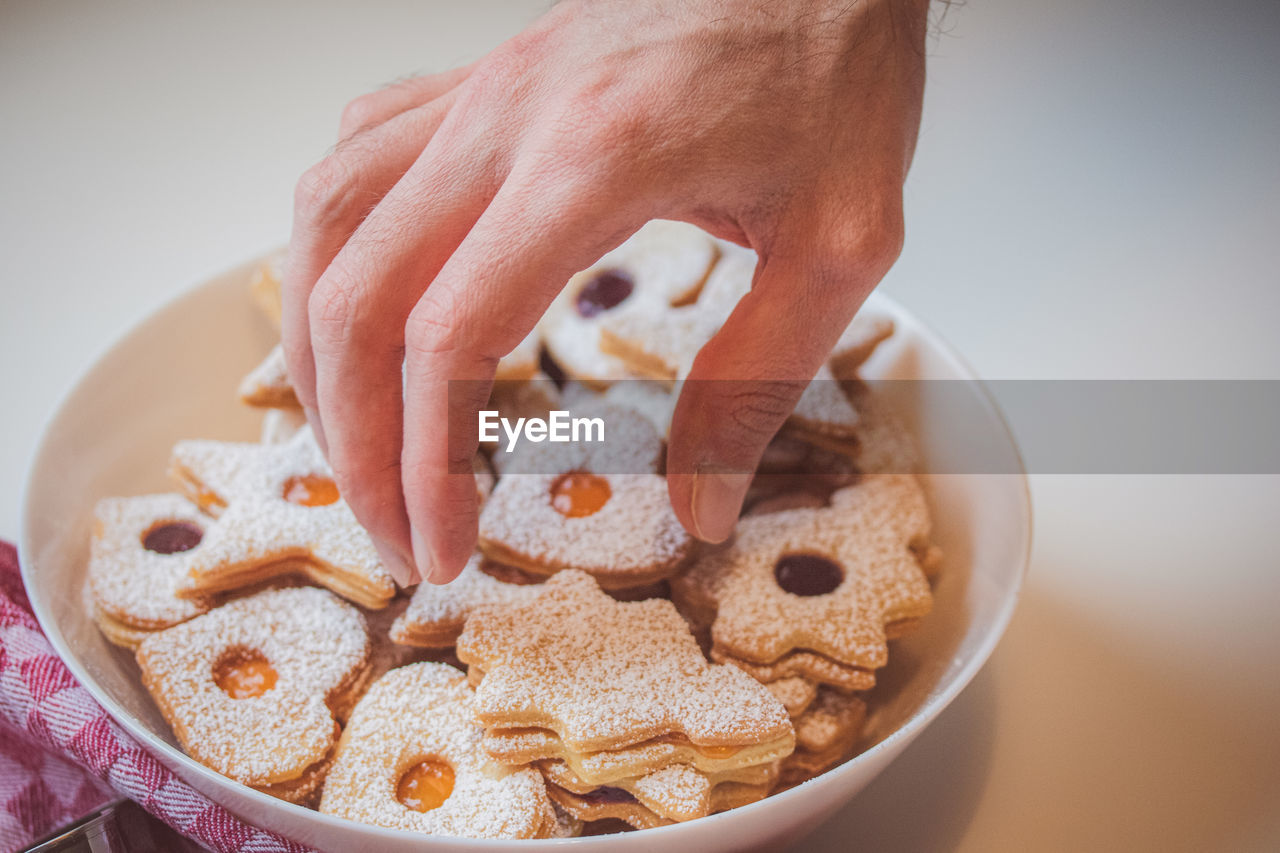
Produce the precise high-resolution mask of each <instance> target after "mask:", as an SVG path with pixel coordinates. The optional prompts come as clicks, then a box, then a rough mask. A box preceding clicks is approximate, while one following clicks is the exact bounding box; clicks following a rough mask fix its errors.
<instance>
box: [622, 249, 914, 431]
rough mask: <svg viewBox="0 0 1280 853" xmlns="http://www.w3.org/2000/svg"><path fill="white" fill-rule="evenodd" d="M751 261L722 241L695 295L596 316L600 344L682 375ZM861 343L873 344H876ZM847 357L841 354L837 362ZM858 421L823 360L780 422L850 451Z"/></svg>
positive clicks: (670, 376)
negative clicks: (672, 302)
mask: <svg viewBox="0 0 1280 853" xmlns="http://www.w3.org/2000/svg"><path fill="white" fill-rule="evenodd" d="M755 267H756V255H755V253H754V252H750V251H748V250H745V249H742V248H740V247H736V246H727V247H726V248H725V250H724V254H723V256H722V257H721V258H720V260H719V262H718V263H717V264H716V266H715V269H713V270H712V271H711V275H710V276H709V277H708V278H707V282H706V285H705V286H704V287H703V289H702V291H701V293H700V294H699V296H698V298H697V299H696V300H694V301H691V302H689V303H686V304H682V305H678V306H670V305H668V306H654V307H651V308H650V309H649V310H647V311H634V312H625V313H619V314H616V315H612V316H609V317H606V318H605V319H604V320H602V321H601V330H600V346H601V349H603V350H604V352H605V353H607V354H609V355H611V356H615V357H617V358H618V359H620V360H621V361H622V362H623V363H624V364H626V366H627V368H628V369H629V370H631V371H632V372H634V373H636V374H638V375H639V376H642V377H645V378H648V379H656V380H664V381H674V380H675V379H678V378H683V377H685V376H687V375H688V373H689V369H690V368H691V367H692V365H693V360H694V358H695V357H696V356H697V354H698V351H699V350H701V349H702V347H703V345H705V344H706V343H707V341H709V340H711V338H712V336H714V335H715V333H716V332H718V331H719V330H720V327H721V326H722V325H723V324H724V321H725V320H726V319H728V317H729V315H730V313H732V311H733V309H734V307H735V306H736V305H737V304H738V301H739V300H740V299H741V298H742V297H743V296H744V295H745V294H746V293H747V291H749V290H750V289H751V281H752V278H753V276H754V275H755ZM890 331H892V327H890ZM876 343H878V341H876ZM865 345H866V346H869V347H870V348H872V349H873V348H874V345H875V344H874V343H870V344H865ZM868 352H869V350H868ZM852 361H853V359H852V357H850V356H848V355H847V354H846V356H845V357H844V358H843V359H842V364H846V365H847V364H849V363H852ZM857 422H858V415H857V412H856V411H855V410H854V408H853V406H852V405H850V403H849V401H848V399H847V398H846V397H845V395H844V393H843V392H842V391H841V389H840V387H839V385H838V383H836V381H835V377H834V376H833V375H832V372H831V368H830V367H828V366H827V365H825V364H824V365H823V366H822V367H820V368H819V370H818V372H817V374H816V375H815V376H814V381H813V382H811V383H810V384H809V385H808V386H806V387H805V389H804V391H803V392H802V394H801V396H800V400H799V401H798V402H797V404H796V406H795V409H794V410H793V412H792V413H791V416H790V417H789V418H788V419H787V423H786V427H785V428H786V429H787V430H789V431H791V432H793V433H794V434H796V435H799V436H802V437H804V438H806V439H807V440H810V441H813V442H815V443H819V444H821V445H822V446H825V447H830V448H832V449H836V450H841V451H842V452H849V453H851V452H852V441H853V437H854V430H855V428H856V427H857Z"/></svg>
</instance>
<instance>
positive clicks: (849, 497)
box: [672, 474, 932, 689]
mask: <svg viewBox="0 0 1280 853" xmlns="http://www.w3.org/2000/svg"><path fill="white" fill-rule="evenodd" d="M929 527H930V525H929V512H928V508H927V506H926V505H925V500H924V495H923V493H922V492H921V490H920V487H919V485H918V484H917V483H916V481H915V478H914V477H912V476H911V475H892V474H884V475H870V476H867V477H864V478H862V479H861V480H859V481H858V482H857V483H855V484H854V485H852V486H849V487H846V488H844V489H841V490H839V491H837V492H835V493H834V495H833V496H832V503H831V506H830V507H824V508H819V509H794V510H786V511H782V512H776V513H771V514H768V515H759V516H750V517H747V518H744V519H742V520H741V521H739V523H738V528H737V533H736V536H735V539H734V541H733V542H732V544H731V545H729V547H727V548H725V549H722V550H720V551H717V552H714V553H711V554H708V555H707V556H706V557H704V558H703V559H701V560H700V561H698V562H697V563H696V564H695V565H694V566H692V567H691V568H690V570H689V571H688V572H687V573H686V574H685V575H683V576H682V577H680V578H677V579H676V580H674V581H673V582H672V592H673V594H674V595H676V596H678V597H680V598H682V599H684V600H685V601H686V602H687V604H686V606H687V607H689V608H690V609H691V610H693V611H705V610H706V609H708V608H714V610H715V613H716V616H715V621H714V622H713V623H712V626H711V637H712V643H713V645H712V653H713V657H720V658H721V659H728V658H736V659H738V660H741V661H744V662H746V663H747V664H748V665H754V666H757V667H771V668H773V669H775V670H777V671H775V672H771V673H770V675H772V676H773V677H774V678H781V677H786V676H791V675H805V676H807V677H810V678H813V677H814V676H815V673H814V672H806V671H803V669H788V667H787V666H786V664H787V663H788V662H795V663H809V664H812V665H813V666H815V667H817V666H820V664H821V663H822V661H823V660H826V661H830V662H832V663H834V664H836V665H839V666H843V667H846V668H856V669H858V670H861V671H863V672H864V673H866V674H867V675H870V674H871V673H873V671H874V670H875V669H876V668H878V667H881V666H884V664H885V663H886V661H887V659H888V648H887V645H886V640H887V639H888V636H889V635H892V634H894V633H896V632H897V630H898V629H900V628H901V627H902V626H903V625H904V624H910V623H912V622H913V621H914V620H916V619H918V618H920V617H921V616H923V615H925V614H926V613H928V611H929V608H930V606H931V604H932V595H931V592H930V588H929V581H928V578H927V577H926V576H925V573H924V571H922V570H921V567H920V562H919V559H918V557H917V553H918V552H919V551H920V550H921V549H922V548H925V547H927V540H928V536H929ZM802 655H808V656H810V657H811V658H813V660H812V661H805V660H804V659H802V658H801V657H800V656H802ZM769 680H773V679H772V678H770V679H769ZM815 680H819V681H828V683H836V684H838V685H839V686H844V687H846V688H850V687H851V688H853V689H861V686H858V685H851V684H841V683H840V682H839V681H831V680H829V679H825V678H816V679H815ZM862 686H869V685H862Z"/></svg>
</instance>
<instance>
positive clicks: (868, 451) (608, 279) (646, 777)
mask: <svg viewBox="0 0 1280 853" xmlns="http://www.w3.org/2000/svg"><path fill="white" fill-rule="evenodd" d="M280 263H281V261H280V260H279V259H273V260H272V262H270V263H268V264H266V265H264V267H263V268H262V270H261V271H260V272H259V273H258V275H257V276H256V277H255V280H254V283H253V292H254V295H255V298H257V299H258V300H259V301H260V303H261V304H262V306H263V308H264V311H265V313H266V314H267V316H268V317H269V318H270V319H272V320H273V322H277V323H278V318H279V269H280ZM754 263H755V257H754V255H752V254H751V253H749V252H746V251H744V250H742V249H740V248H739V247H736V246H732V245H729V244H726V243H723V242H722V241H718V240H715V239H713V238H711V237H709V236H708V235H706V234H705V233H703V232H702V231H700V230H698V229H696V228H693V227H692V226H688V225H684V224H681V223H673V222H653V223H650V224H649V225H647V226H645V228H643V229H642V230H641V231H640V232H639V233H637V234H636V235H635V236H634V237H633V238H632V239H631V240H629V241H627V243H625V244H623V245H622V246H621V247H619V248H618V249H616V250H615V251H613V252H611V253H609V254H608V255H606V256H605V257H604V258H602V259H601V260H600V261H599V262H598V263H597V264H595V265H594V266H593V267H591V268H590V269H588V270H585V271H583V272H582V273H580V274H578V275H577V276H575V277H574V278H573V279H572V280H571V281H570V282H569V284H568V285H567V286H566V288H565V289H564V291H563V292H562V294H561V295H560V297H559V298H558V299H557V300H556V302H555V304H554V305H553V306H552V308H551V309H550V310H549V311H548V312H547V315H546V317H545V318H544V320H543V322H542V323H541V325H540V326H539V327H538V329H536V330H535V332H534V333H533V334H531V335H530V336H529V338H528V339H526V340H525V341H524V342H523V343H522V344H521V345H520V346H519V347H517V348H516V350H515V351H513V352H512V353H511V354H510V355H509V356H507V357H506V358H505V359H503V360H502V362H501V364H500V365H499V371H498V374H499V381H498V382H497V383H496V384H495V387H494V392H493V398H492V400H491V403H490V407H491V408H496V409H497V410H498V411H499V412H500V413H501V414H502V415H503V416H506V417H511V418H515V417H520V416H524V417H528V416H545V415H546V414H547V413H548V412H549V411H550V410H552V409H559V408H571V409H572V411H573V414H574V415H575V416H578V417H598V418H600V419H602V420H603V421H604V422H605V423H606V424H607V425H608V430H609V435H608V438H609V441H608V442H607V443H606V444H604V445H596V444H592V443H583V442H574V443H568V444H553V443H550V442H545V443H527V442H526V443H524V444H521V445H519V446H518V447H516V449H515V450H514V451H508V450H506V449H505V448H501V447H497V446H489V447H482V448H481V450H482V452H481V453H480V454H478V455H477V457H476V460H475V466H474V467H475V471H476V491H477V499H478V501H479V502H480V508H481V514H480V527H479V534H480V536H479V543H478V545H477V549H476V551H475V553H474V554H473V555H472V557H471V559H470V560H469V561H468V563H467V565H466V567H465V568H464V569H463V572H462V574H461V575H460V576H459V577H458V578H457V579H456V580H455V581H454V582H452V583H450V584H447V585H444V586H432V585H429V584H422V585H420V586H419V587H418V588H417V589H416V590H412V591H407V590H398V589H396V587H395V584H394V583H393V582H392V580H391V577H390V575H389V574H388V573H387V571H386V570H385V569H384V568H383V566H382V565H381V564H380V562H379V560H378V556H377V552H376V550H375V549H374V547H373V544H372V542H371V541H370V539H369V536H368V534H367V533H366V532H365V531H364V530H363V529H362V528H361V527H360V526H359V524H358V523H357V522H356V520H355V517H354V515H353V514H352V512H351V510H350V509H349V507H348V506H347V505H346V502H345V501H344V500H343V499H342V496H341V494H340V493H339V490H338V487H337V485H336V484H335V482H334V480H333V475H332V471H331V469H330V468H329V466H328V463H327V461H326V460H325V458H324V455H323V454H322V453H321V451H320V450H319V448H318V446H317V444H316V441H315V439H314V437H313V436H312V434H311V432H310V430H309V429H308V428H307V427H306V426H305V424H304V419H303V418H302V416H301V413H300V411H299V410H298V408H297V398H296V395H294V393H293V389H292V387H291V385H290V384H289V380H288V376H287V372H286V370H285V367H284V360H283V357H282V355H281V353H280V351H279V348H278V347H277V348H276V349H275V350H273V351H272V353H271V354H270V355H269V356H268V358H267V359H266V361H264V362H263V364H262V365H260V366H259V367H258V368H257V369H256V370H254V371H253V373H251V374H250V375H249V376H248V377H246V379H245V380H244V382H243V383H242V385H241V388H240V396H241V399H242V400H243V401H244V402H245V403H247V404H249V405H253V406H257V407H260V408H263V409H264V410H265V411H266V412H267V416H266V417H265V418H264V426H263V434H262V438H261V441H260V442H258V443H232V442H219V441H182V442H179V443H178V444H177V445H176V446H175V447H174V448H173V451H172V454H171V464H170V473H171V475H172V476H173V478H174V480H175V482H176V484H177V487H178V488H177V490H176V492H175V493H172V494H160V495H150V496H143V497H133V498H112V499H107V500H104V501H102V502H100V503H99V505H98V507H97V509H96V525H95V530H94V535H93V540H92V543H91V554H90V564H89V572H88V575H89V578H88V583H87V584H86V604H87V606H88V607H89V608H91V610H92V613H93V615H94V618H95V620H96V621H97V623H98V625H99V626H100V627H101V629H102V631H103V633H104V635H106V636H107V638H108V639H110V640H111V641H112V642H114V643H116V644H117V645H120V646H122V647H124V648H127V649H130V650H132V651H133V652H134V653H135V654H136V657H137V661H138V663H139V666H140V668H141V671H142V677H143V683H144V684H145V686H146V687H147V689H148V690H149V691H150V693H151V695H152V696H153V697H154V699H155V701H156V703H157V705H158V706H159V708H160V709H161V711H162V712H163V714H164V716H165V718H166V720H168V722H169V723H170V725H171V727H172V728H173V731H174V734H175V736H176V737H177V739H178V741H179V742H180V743H181V744H182V746H183V747H184V748H185V749H186V751H187V752H188V753H189V754H190V755H191V756H192V757H193V758H195V759H196V760H198V761H201V762H202V763H204V764H206V765H208V766H209V767H212V768H213V769H215V770H217V771H218V772H220V773H223V774H224V775H226V776H228V777H230V778H232V779H236V780H238V781H240V782H243V783H244V784H246V785H250V786H252V787H255V788H257V789H258V790H261V791H263V792H266V793H268V794H271V795H273V796H276V797H280V798H282V799H286V800H289V801H291V802H296V803H301V804H304V805H308V806H312V807H317V808H319V809H320V810H321V811H323V812H326V813H329V814H334V815H338V816H342V817H346V818H349V819H352V820H357V821H363V822H366V823H372V824H377V825H380V826H387V827H393V828H399V829H405V830H411V831H417V832H424V833H432V834H442V835H457V836H473V837H485V838H512V839H515V838H546V837H553V836H555V837H561V836H568V835H577V834H590V833H599V832H604V831H618V830H619V829H620V828H621V829H647V828H650V827H656V826H661V825H664V824H669V823H672V822H679V821H687V820H692V819H695V818H698V817H702V816H704V815H707V814H711V813H714V812H718V811H724V810H727V809H732V808H735V807H738V806H742V805H745V804H748V803H751V802H755V801H757V800H760V799H762V798H764V797H766V796H768V795H769V794H771V793H773V792H775V791H777V790H780V789H781V788H783V787H787V786H791V785H796V784H799V783H801V782H803V781H805V780H807V779H810V778H812V777H813V776H815V775H818V774H820V773H823V772H825V771H826V770H828V769H830V768H831V767H833V766H834V765H836V764H838V763H840V762H841V761H843V760H845V759H846V758H847V757H849V756H850V755H851V754H852V753H853V752H854V751H855V750H856V748H857V745H858V742H859V739H860V737H861V735H862V731H863V726H864V721H865V720H866V718H867V713H868V701H869V699H872V698H874V696H875V693H874V690H873V688H874V686H875V683H876V673H877V670H879V669H880V668H882V667H884V666H885V665H886V664H887V663H888V660H889V642H890V641H891V640H893V639H894V638H896V637H899V636H902V635H903V634H905V633H907V632H908V631H910V630H911V629H912V628H913V627H914V626H915V625H916V624H917V623H918V622H919V620H920V619H922V618H923V617H924V616H925V615H926V614H927V613H928V611H929V609H930V606H931V603H932V595H931V591H930V582H931V578H932V575H933V573H934V572H935V571H936V569H937V567H938V565H939V554H938V552H937V549H936V548H934V547H933V546H932V545H931V544H930V540H929V536H930V519H929V512H928V508H927V505H926V503H925V499H924V495H923V493H922V491H921V489H920V486H919V484H918V483H917V481H916V478H915V476H914V475H913V474H912V473H911V472H912V471H913V469H914V467H915V464H916V463H915V457H914V451H913V448H912V444H911V441H910V438H909V436H908V435H907V434H906V432H905V430H904V429H903V428H902V427H901V425H900V424H899V422H898V421H897V420H896V418H895V417H894V415H893V413H892V411H891V408H890V407H889V406H888V405H886V403H885V401H884V400H882V399H881V398H880V396H879V395H878V394H876V393H875V392H873V391H872V390H871V389H870V388H869V387H868V386H866V385H864V384H862V382H861V381H860V380H859V379H858V375H857V371H858V369H859V367H860V366H861V365H862V363H863V362H864V361H865V360H866V359H867V358H868V357H869V356H870V355H871V353H872V352H873V351H874V350H875V348H876V347H877V345H878V344H879V343H880V342H881V341H883V340H884V339H886V338H887V337H889V335H891V333H892V329H893V327H892V323H891V322H890V321H888V320H887V319H885V318H880V317H874V316H864V317H859V318H858V319H856V320H855V321H854V323H853V324H851V326H850V327H849V329H848V330H847V332H846V333H845V335H844V336H843V337H842V339H841V341H840V343H839V345H838V346H837V347H836V349H835V351H833V353H832V356H831V359H830V360H829V362H828V363H827V364H826V365H824V366H823V368H822V370H821V371H820V372H819V374H818V376H817V377H815V381H814V382H813V383H812V384H811V385H810V386H809V388H808V389H807V390H806V391H805V393H804V395H803V397H802V399H801V401H800V404H799V405H798V406H797V407H796V410H795V412H794V413H793V414H792V416H791V417H790V418H789V419H788V421H787V423H786V425H785V427H784V428H783V429H782V431H781V432H780V433H779V435H778V436H777V437H776V438H775V439H774V441H773V442H772V443H771V444H770V446H769V448H768V450H767V451H766V453H765V456H764V459H763V460H762V462H761V466H760V469H759V471H758V472H757V476H756V477H755V480H754V482H753V484H752V488H751V490H750V492H749V495H748V500H747V504H746V508H745V510H744V513H743V517H742V518H741V519H740V520H739V523H738V525H737V529H736V532H735V535H734V536H733V537H732V538H731V540H730V541H729V542H728V543H726V544H725V545H723V546H718V547H714V548H709V547H706V546H703V545H701V544H700V543H698V542H696V541H695V540H694V539H693V538H692V537H691V536H690V535H689V534H688V533H687V532H686V531H685V530H684V529H683V527H682V526H681V525H680V523H679V522H678V520H677V519H676V517H675V515H674V513H673V511H672V509H671V507H670V504H669V502H668V498H667V485H666V479H665V473H664V465H665V442H666V438H667V432H668V427H669V423H670V414H671V411H672V408H673V406H674V400H675V393H676V392H675V388H676V383H677V382H678V380H680V379H682V378H683V377H684V376H685V375H686V374H687V373H688V370H689V367H690V365H691V364H692V360H693V357H694V355H695V354H696V353H697V351H698V349H699V348H700V347H701V346H702V344H703V343H705V342H706V341H707V340H708V339H709V338H710V337H711V335H713V334H714V333H715V332H716V330H717V329H718V328H719V327H720V325H721V324H722V323H723V322H724V319H725V318H726V317H727V316H728V313H729V312H730V311H731V310H732V308H733V306H734V304H735V303H736V302H737V300H738V299H739V298H740V297H741V296H742V294H743V293H745V292H746V291H747V289H748V288H749V287H750V283H751V277H752V273H753V270H754Z"/></svg>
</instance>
